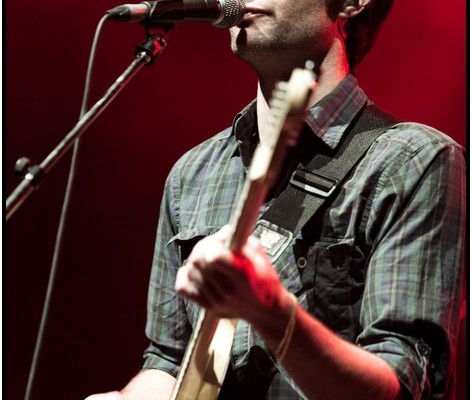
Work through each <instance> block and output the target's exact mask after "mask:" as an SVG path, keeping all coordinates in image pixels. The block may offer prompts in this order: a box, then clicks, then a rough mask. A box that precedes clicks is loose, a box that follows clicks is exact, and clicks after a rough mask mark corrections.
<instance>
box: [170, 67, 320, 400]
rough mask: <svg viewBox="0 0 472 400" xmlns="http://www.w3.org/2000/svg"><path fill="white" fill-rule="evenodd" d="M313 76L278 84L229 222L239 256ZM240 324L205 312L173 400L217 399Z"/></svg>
mask: <svg viewBox="0 0 472 400" xmlns="http://www.w3.org/2000/svg"><path fill="white" fill-rule="evenodd" d="M313 80H314V75H313V73H312V72H311V71H309V70H307V69H305V70H300V69H298V70H294V72H293V73H292V77H291V79H290V82H289V84H287V83H285V82H282V83H280V84H279V85H278V86H277V88H276V90H275V91H274V93H273V98H272V101H271V104H270V106H271V120H270V123H269V128H270V129H271V130H272V132H273V135H272V136H271V140H270V141H268V142H267V143H264V144H263V145H259V146H258V147H257V149H256V151H255V153H254V156H253V159H252V162H251V166H250V169H249V172H248V176H247V178H246V181H245V184H244V186H243V190H242V193H241V195H240V197H239V201H238V204H237V207H236V209H235V212H234V215H233V220H232V221H231V223H230V226H231V227H232V232H231V235H230V239H229V240H228V244H227V246H228V248H229V249H230V250H231V251H232V252H233V253H237V252H239V251H240V250H241V249H242V247H243V245H244V243H245V242H246V240H247V238H248V237H249V235H250V234H251V232H252V230H253V229H254V225H255V223H256V220H257V218H258V215H259V209H260V206H261V204H262V203H263V202H264V200H265V199H266V197H267V193H268V191H269V189H270V187H271V186H272V184H273V181H274V180H275V179H276V177H277V176H278V172H279V170H280V168H281V165H282V163H283V160H284V158H285V152H286V148H287V146H288V143H291V144H293V143H294V142H295V139H296V138H297V137H298V133H299V131H300V127H301V124H302V121H303V114H304V111H305V105H306V101H307V98H308V93H309V92H310V88H311V85H312V83H313ZM236 323H237V320H228V319H219V318H217V317H215V316H214V315H212V314H211V313H208V312H205V310H201V311H200V312H199V315H198V320H197V324H196V326H195V327H194V330H193V333H192V337H191V338H190V341H189V345H188V347H187V351H186V352H185V355H184V359H183V361H182V366H181V369H180V371H179V374H178V376H177V380H176V384H175V387H174V391H173V392H172V396H171V400H212V399H215V398H216V397H217V395H218V391H219V388H220V386H221V385H222V383H223V380H224V376H225V373H226V370H227V367H228V364H229V357H230V353H231V346H232V342H233V337H234V331H235V327H236Z"/></svg>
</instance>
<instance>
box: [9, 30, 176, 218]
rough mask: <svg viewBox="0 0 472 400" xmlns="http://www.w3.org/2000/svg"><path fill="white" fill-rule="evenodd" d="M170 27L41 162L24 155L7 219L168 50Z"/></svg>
mask: <svg viewBox="0 0 472 400" xmlns="http://www.w3.org/2000/svg"><path fill="white" fill-rule="evenodd" d="M168 30H169V29H165V30H164V32H162V31H156V32H154V33H152V34H149V35H148V38H147V39H146V41H144V42H143V43H141V44H140V45H139V46H137V48H136V52H135V53H136V58H135V59H134V60H133V62H132V63H131V64H130V66H129V67H128V68H127V69H126V70H125V71H124V72H123V73H122V74H121V75H120V76H119V77H118V79H117V80H116V81H115V82H114V83H113V84H112V85H111V86H110V87H109V88H108V90H107V91H106V93H105V94H104V95H103V97H102V98H101V99H100V100H98V101H97V102H96V103H95V105H94V106H93V107H92V108H90V110H89V111H88V112H87V113H85V114H84V115H83V116H82V118H80V120H79V121H78V122H77V124H76V125H75V126H74V128H72V130H71V131H70V132H69V133H68V134H67V135H66V136H65V137H64V139H62V140H61V142H60V143H59V144H58V145H57V146H56V147H55V149H54V150H53V151H52V152H51V153H49V155H48V156H47V157H46V158H45V159H44V160H43V161H42V162H41V163H40V164H39V165H33V166H31V165H30V160H29V159H28V158H26V157H22V158H20V159H19V160H18V161H17V163H16V167H15V172H16V173H17V175H19V176H20V177H22V178H23V180H22V182H21V183H20V184H19V185H18V186H17V187H16V188H15V190H14V191H13V192H12V193H11V194H10V196H9V197H8V199H7V201H6V219H7V221H8V219H9V218H10V217H11V216H12V215H13V214H14V213H15V211H16V210H17V209H18V208H19V207H20V206H21V205H22V204H23V203H24V201H25V200H26V199H27V198H28V197H29V195H30V194H31V193H32V192H33V191H34V189H36V188H37V187H38V186H39V184H40V183H41V182H42V181H43V180H44V178H45V177H46V176H47V174H48V173H49V171H50V170H51V169H52V167H53V166H54V165H55V164H56V163H57V161H59V160H60V159H61V157H62V156H63V155H64V154H65V153H66V152H67V150H69V148H70V147H71V145H72V144H73V143H74V141H75V139H77V138H78V137H80V135H81V134H82V133H83V132H85V130H86V129H87V128H88V127H89V126H90V125H91V124H92V123H93V122H94V121H95V120H96V119H97V117H98V116H99V115H100V114H101V113H102V111H104V110H105V108H106V107H107V106H108V105H109V104H110V103H111V102H112V101H113V99H114V98H115V97H116V96H117V95H118V93H120V92H121V90H122V89H123V88H124V87H125V86H126V85H127V84H128V82H129V81H130V80H131V79H132V78H133V77H134V76H135V75H136V73H137V72H138V71H139V70H140V69H141V68H142V67H143V66H144V65H151V64H152V63H153V62H154V61H155V59H156V58H157V56H159V55H160V54H161V53H162V52H163V51H164V48H165V46H166V38H167V35H166V34H167V32H168Z"/></svg>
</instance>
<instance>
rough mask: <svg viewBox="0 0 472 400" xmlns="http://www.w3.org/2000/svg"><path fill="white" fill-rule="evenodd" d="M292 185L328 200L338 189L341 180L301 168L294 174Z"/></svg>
mask: <svg viewBox="0 0 472 400" xmlns="http://www.w3.org/2000/svg"><path fill="white" fill-rule="evenodd" d="M290 183H291V184H292V185H293V186H295V187H298V188H300V189H302V190H305V191H306V192H308V193H311V194H314V195H316V196H319V197H324V198H327V197H329V196H331V195H332V194H333V192H334V191H335V190H336V189H337V188H338V184H339V180H338V179H335V178H333V177H332V176H329V175H327V174H326V173H320V172H318V171H310V170H308V169H306V168H304V167H301V168H299V169H296V170H295V171H294V172H293V174H292V176H291V177H290Z"/></svg>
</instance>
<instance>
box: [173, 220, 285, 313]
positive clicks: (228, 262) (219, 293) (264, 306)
mask: <svg viewBox="0 0 472 400" xmlns="http://www.w3.org/2000/svg"><path fill="white" fill-rule="evenodd" d="M230 232H231V229H230V227H229V226H225V227H223V228H222V229H221V230H220V231H219V232H217V233H216V234H214V235H211V236H209V237H207V238H204V239H202V240H201V241H200V242H198V243H197V244H196V245H195V247H194V249H193V251H192V253H191V254H190V256H189V258H188V261H187V263H186V264H185V265H184V266H183V267H182V268H180V270H179V271H178V274H177V280H176V285H175V288H176V290H177V292H178V293H180V294H182V295H184V296H187V297H188V298H190V299H191V300H193V301H195V302H196V303H198V304H199V305H201V306H202V307H204V308H206V309H208V310H210V311H211V312H212V313H214V314H215V315H217V316H218V317H220V318H242V319H245V320H247V321H248V322H251V320H254V319H257V318H258V316H260V315H261V314H263V315H267V312H268V311H270V309H271V308H272V306H273V304H274V302H276V301H277V299H278V298H279V297H280V296H282V295H284V294H285V293H284V292H285V289H284V288H283V286H282V284H281V282H280V280H279V277H278V275H277V273H276V271H275V270H274V268H273V266H272V264H271V263H270V262H269V260H268V258H267V256H266V254H265V252H264V250H263V249H262V246H261V245H260V243H259V241H258V240H257V239H256V238H255V237H252V236H251V237H249V238H248V240H247V242H246V244H245V245H244V246H243V248H242V249H241V251H240V252H238V253H237V254H234V253H232V252H231V251H229V250H228V248H227V246H226V243H227V241H228V239H229V235H230Z"/></svg>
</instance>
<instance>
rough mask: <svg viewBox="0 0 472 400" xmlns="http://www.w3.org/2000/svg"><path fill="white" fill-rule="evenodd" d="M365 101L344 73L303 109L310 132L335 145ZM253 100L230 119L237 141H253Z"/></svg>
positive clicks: (352, 76)
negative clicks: (317, 99)
mask: <svg viewBox="0 0 472 400" xmlns="http://www.w3.org/2000/svg"><path fill="white" fill-rule="evenodd" d="M367 101H368V99H367V96H366V94H365V93H364V91H363V90H362V89H361V88H360V87H359V84H358V82H357V79H356V78H355V76H354V75H352V74H349V75H347V76H346V77H345V78H344V79H343V80H342V81H341V82H340V83H339V84H338V85H337V86H336V87H335V88H334V90H333V91H331V92H330V93H329V94H328V95H326V96H325V97H323V98H322V99H321V100H320V101H319V102H318V103H316V104H315V105H314V106H313V107H311V108H310V109H309V110H308V111H307V115H306V117H305V122H306V124H307V126H308V127H309V128H310V130H311V131H312V132H313V134H314V135H316V136H318V137H319V138H320V139H321V140H322V141H323V142H324V143H325V144H326V145H327V146H329V147H330V148H331V149H334V148H336V146H337V145H338V144H339V142H340V140H341V138H342V136H343V134H344V132H345V131H346V129H347V128H348V126H349V125H350V123H351V122H352V121H353V119H354V118H355V116H356V115H357V114H358V112H359V111H360V110H361V109H362V107H363V106H364V105H365V104H366V102H367ZM256 122H257V114H256V100H253V101H252V102H251V103H250V104H249V105H247V106H246V107H245V108H244V109H243V110H241V112H239V113H238V114H237V115H236V117H235V118H234V120H233V129H232V130H231V131H229V130H228V133H227V136H225V137H229V136H230V135H231V134H234V135H235V137H236V139H237V140H238V142H239V143H254V141H255V139H254V134H255V133H256V132H257V123H256Z"/></svg>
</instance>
